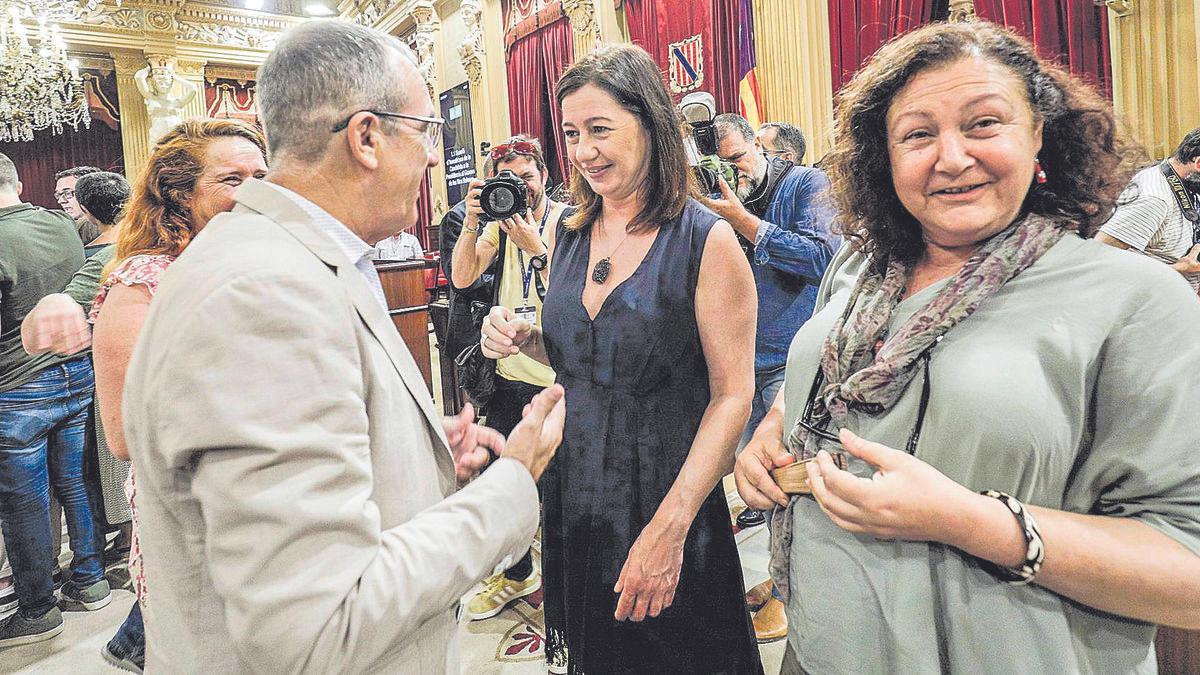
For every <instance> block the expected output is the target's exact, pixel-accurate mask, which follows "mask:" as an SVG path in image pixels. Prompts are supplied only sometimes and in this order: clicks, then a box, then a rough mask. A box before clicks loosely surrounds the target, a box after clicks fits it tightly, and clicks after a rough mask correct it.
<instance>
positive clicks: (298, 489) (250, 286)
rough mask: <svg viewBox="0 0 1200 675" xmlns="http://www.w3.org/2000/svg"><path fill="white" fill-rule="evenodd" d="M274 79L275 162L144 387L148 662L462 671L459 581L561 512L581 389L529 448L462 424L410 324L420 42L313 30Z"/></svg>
mask: <svg viewBox="0 0 1200 675" xmlns="http://www.w3.org/2000/svg"><path fill="white" fill-rule="evenodd" d="M258 92H259V107H260V112H261V115H262V121H263V123H264V126H265V128H266V132H267V137H268V140H269V143H270V146H271V150H272V165H273V168H272V172H271V173H270V174H269V175H268V177H267V179H266V180H265V181H257V180H249V181H247V182H246V183H244V184H242V185H241V187H240V188H238V191H237V193H236V200H237V202H238V205H237V206H236V207H235V208H234V210H233V212H232V213H228V214H222V215H219V216H217V217H215V218H213V219H212V221H211V222H210V223H209V224H208V225H207V226H206V227H205V229H204V231H203V232H201V233H200V234H199V235H198V236H197V237H196V239H195V240H194V241H193V242H192V243H191V244H190V245H189V247H188V249H187V251H186V252H185V253H184V254H183V255H182V256H180V258H179V259H178V260H177V261H176V262H175V263H174V264H173V265H172V267H171V269H170V270H169V271H168V273H167V274H166V275H164V277H163V279H162V283H161V285H160V287H159V290H158V293H157V295H156V297H155V300H154V302H153V304H152V306H151V309H150V312H149V315H148V317H147V319H146V324H145V327H144V328H143V330H142V334H141V338H140V339H139V342H138V345H137V347H136V349H135V351H134V355H133V359H132V361H131V363H130V367H129V374H128V377H127V381H126V388H125V401H124V403H125V405H124V410H125V429H126V435H127V442H128V445H129V449H130V454H131V455H132V458H133V462H134V465H135V468H136V470H137V475H138V484H137V495H136V505H137V512H138V519H139V527H140V532H141V542H142V549H143V555H144V560H145V566H146V577H147V582H148V586H149V588H148V593H147V604H146V630H147V644H148V645H150V648H149V649H148V657H149V662H148V671H149V672H164V673H168V672H169V673H185V672H188V673H191V672H195V673H199V672H204V673H233V672H238V673H241V672H270V673H293V672H313V673H334V672H338V673H358V672H372V671H376V672H389V673H454V674H455V675H457V673H458V660H457V649H456V646H455V631H456V626H457V617H456V612H457V608H458V601H459V598H460V597H461V595H462V594H463V593H464V592H466V591H467V590H468V589H470V587H471V586H472V585H473V584H474V583H475V582H476V581H477V580H479V579H481V578H483V577H485V576H487V575H489V574H492V573H494V572H495V571H498V570H503V569H505V568H506V567H507V566H508V565H509V564H511V562H512V560H514V559H515V558H516V557H518V556H520V555H521V554H522V552H524V551H525V549H526V548H527V547H528V546H529V543H530V541H531V539H532V537H533V534H534V530H535V529H536V527H537V522H538V500H537V492H536V490H535V486H534V482H535V480H536V479H537V477H538V476H539V475H540V474H541V471H542V469H544V468H545V465H546V463H547V462H548V461H549V459H550V456H551V455H552V454H553V452H554V449H555V448H556V447H557V445H558V441H559V439H560V437H561V433H562V418H563V402H562V392H561V388H559V387H554V388H551V389H548V390H546V391H545V392H544V393H542V394H540V395H539V396H538V398H537V399H535V401H534V403H533V404H532V405H531V407H530V409H529V411H528V414H527V415H526V418H525V419H524V420H523V421H522V422H521V424H520V425H518V427H517V428H516V429H515V430H514V431H513V433H512V435H510V436H509V438H508V439H507V443H505V442H504V439H503V438H500V437H499V436H498V435H494V436H489V435H488V434H489V432H488V431H487V430H483V429H480V428H479V427H477V426H475V425H474V424H472V423H471V422H470V421H469V420H466V419H463V418H454V419H450V420H443V419H442V418H440V417H439V416H438V415H437V414H436V413H435V411H434V408H433V405H432V401H431V400H430V397H429V394H428V391H427V390H426V388H425V384H424V381H423V380H422V378H421V375H420V372H419V371H418V369H417V366H416V364H415V362H414V361H413V359H412V357H411V355H410V354H409V352H408V350H407V349H406V348H405V346H404V344H403V342H402V341H401V339H400V336H399V335H398V334H397V333H396V331H395V329H394V328H393V325H392V322H391V320H390V318H389V317H388V314H387V310H386V308H385V305H384V302H383V298H382V289H381V287H380V284H379V279H378V276H377V275H376V274H375V272H374V268H373V267H372V264H371V256H370V252H371V250H372V246H373V245H374V244H375V243H376V242H377V241H379V240H381V239H383V238H384V237H386V236H389V235H391V234H393V233H394V232H395V231H396V229H397V226H398V225H401V224H409V223H412V222H414V221H415V217H416V197H417V189H418V186H419V185H420V181H421V179H422V177H423V175H424V172H425V169H426V167H427V166H433V165H434V164H436V162H437V159H436V152H437V150H436V136H437V131H438V127H439V126H440V120H438V119H436V118H433V114H434V111H433V104H432V102H431V101H430V98H429V95H428V93H427V92H426V89H425V84H424V82H423V81H422V80H421V78H420V76H419V74H418V73H417V70H416V68H415V60H414V59H413V56H412V54H411V52H409V51H408V50H407V49H406V48H405V47H404V46H403V45H402V44H401V43H400V42H399V41H398V40H396V39H395V38H392V37H389V36H386V35H384V34H383V33H380V32H378V31H374V30H371V29H367V28H362V27H359V26H355V25H354V24H351V23H348V22H313V23H309V24H306V25H304V26H302V27H299V28H297V29H295V30H293V31H292V32H291V33H289V34H287V35H285V36H284V37H283V38H282V40H281V41H280V42H279V45H278V46H277V47H276V48H275V50H274V51H273V52H272V54H271V55H270V56H269V57H268V59H267V61H266V63H265V64H264V65H263V67H262V69H261V71H260V74H259V81H258ZM233 180H236V177H234V178H233ZM489 448H490V449H492V450H500V451H501V453H502V457H501V458H500V459H499V460H497V461H496V462H494V463H493V464H492V465H491V466H490V467H489V468H487V469H486V471H484V472H483V473H482V474H481V475H480V476H479V477H478V478H476V479H475V480H474V481H473V482H471V483H469V484H468V485H466V487H464V488H463V489H461V490H458V491H456V488H457V485H456V470H457V473H458V478H459V480H462V479H465V478H467V477H469V475H470V474H472V473H473V472H475V471H476V470H478V469H479V468H481V467H482V466H483V464H484V463H485V462H486V459H487V455H488V449H489Z"/></svg>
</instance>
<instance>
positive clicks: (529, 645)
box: [459, 485, 784, 675]
mask: <svg viewBox="0 0 1200 675" xmlns="http://www.w3.org/2000/svg"><path fill="white" fill-rule="evenodd" d="M726 487H727V493H726V494H727V498H728V499H729V502H730V507H731V508H735V507H739V506H741V505H742V503H741V500H740V499H739V498H738V496H737V493H736V492H735V491H733V490H732V489H731V486H728V485H727V486H726ZM734 537H735V539H736V540H737V542H738V552H739V554H740V555H741V559H742V574H743V576H744V577H745V582H746V588H750V587H751V586H753V585H755V584H757V583H759V582H761V581H763V580H765V579H766V578H767V571H766V570H767V560H768V554H767V537H768V534H767V528H766V527H755V528H752V529H750V530H747V531H744V532H738V531H736V530H735V535H734ZM540 558H541V550H540V546H539V544H538V542H534V561H535V562H537V563H538V564H539V568H540ZM481 588H483V585H482V584H480V585H479V586H478V587H477V588H476V589H475V591H477V590H479V589H481ZM475 591H472V592H471V593H468V594H467V595H466V596H464V597H463V603H464V604H466V603H467V602H468V601H469V600H470V599H471V598H472V597H473V596H474V594H475ZM545 635H546V627H545V623H544V619H543V615H542V592H541V591H538V592H537V593H534V594H533V595H530V596H529V597H526V598H522V599H520V600H517V601H516V602H514V603H512V604H511V605H509V606H508V607H506V608H505V609H504V611H503V612H501V613H500V614H497V615H496V616H494V617H492V618H490V619H484V620H482V621H464V622H463V623H462V624H460V625H459V638H460V640H461V648H462V672H463V673H472V674H474V673H478V674H480V675H495V674H503V675H519V674H525V673H537V674H542V673H545V672H546V665H545V661H544V660H543V648H544V646H545V644H544V643H545ZM759 650H760V653H761V654H762V658H763V667H764V669H765V671H766V672H767V673H778V672H779V664H780V662H781V661H782V659H783V650H784V643H783V642H775V643H772V644H767V645H760V647H759Z"/></svg>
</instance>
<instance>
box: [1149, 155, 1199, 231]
mask: <svg viewBox="0 0 1200 675" xmlns="http://www.w3.org/2000/svg"><path fill="white" fill-rule="evenodd" d="M1158 170H1159V171H1161V172H1162V175H1163V177H1164V178H1166V179H1167V185H1170V186H1171V194H1173V195H1175V203H1177V204H1178V205H1179V210H1180V211H1183V217H1184V219H1185V220H1187V221H1188V222H1189V223H1191V224H1192V243H1193V244H1195V243H1196V242H1197V240H1198V239H1200V213H1197V212H1196V206H1195V202H1193V200H1192V195H1191V193H1190V192H1188V189H1187V187H1186V186H1185V185H1184V184H1183V180H1182V179H1180V178H1179V174H1177V173H1175V169H1174V168H1172V167H1171V164H1170V163H1169V162H1163V163H1162V164H1159V165H1158Z"/></svg>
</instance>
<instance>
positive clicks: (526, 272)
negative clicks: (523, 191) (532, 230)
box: [513, 200, 551, 305]
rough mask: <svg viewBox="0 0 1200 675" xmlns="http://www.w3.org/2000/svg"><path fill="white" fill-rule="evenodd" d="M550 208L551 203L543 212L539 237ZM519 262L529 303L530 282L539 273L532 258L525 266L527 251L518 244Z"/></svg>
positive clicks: (522, 284)
mask: <svg viewBox="0 0 1200 675" xmlns="http://www.w3.org/2000/svg"><path fill="white" fill-rule="evenodd" d="M547 201H549V200H547ZM550 209H551V205H550V204H549V203H547V204H546V211H545V212H544V213H542V224H541V225H538V237H539V238H540V237H541V236H542V233H543V232H545V231H546V219H547V218H549V217H550ZM513 245H514V246H516V242H514V243H513ZM517 264H518V265H520V266H521V297H522V298H524V301H525V304H526V305H528V304H529V284H530V282H532V281H533V275H534V274H537V272H535V271H534V270H533V261H532V260H531V261H529V266H528V267H526V266H525V252H524V251H523V250H521V247H520V246H517Z"/></svg>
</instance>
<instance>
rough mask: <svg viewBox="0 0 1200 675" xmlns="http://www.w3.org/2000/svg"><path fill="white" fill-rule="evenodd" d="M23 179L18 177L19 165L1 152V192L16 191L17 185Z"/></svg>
mask: <svg viewBox="0 0 1200 675" xmlns="http://www.w3.org/2000/svg"><path fill="white" fill-rule="evenodd" d="M20 182H21V179H20V178H19V177H18V176H17V165H16V164H13V161H12V160H11V159H9V158H8V155H6V154H4V153H3V152H0V190H13V191H16V189H17V183H20Z"/></svg>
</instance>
